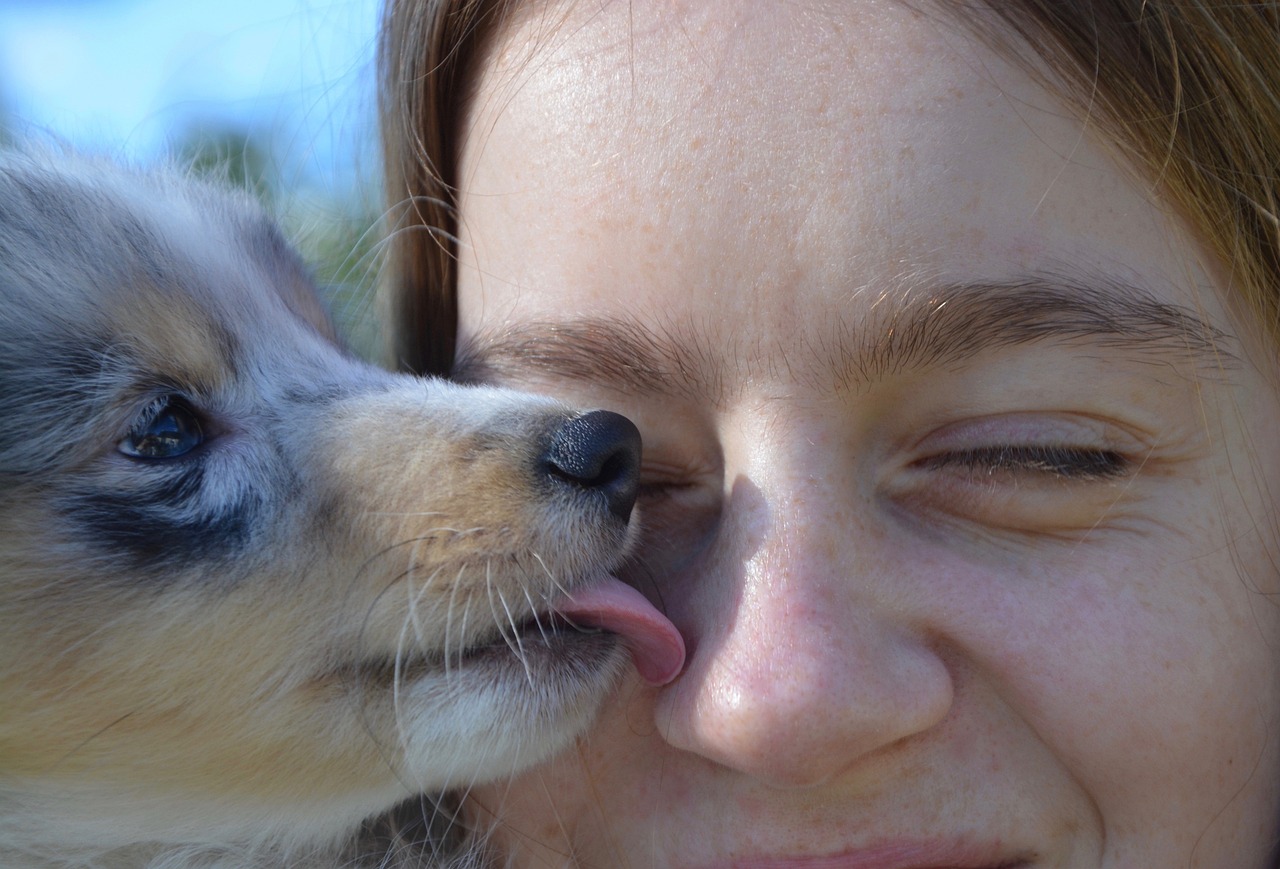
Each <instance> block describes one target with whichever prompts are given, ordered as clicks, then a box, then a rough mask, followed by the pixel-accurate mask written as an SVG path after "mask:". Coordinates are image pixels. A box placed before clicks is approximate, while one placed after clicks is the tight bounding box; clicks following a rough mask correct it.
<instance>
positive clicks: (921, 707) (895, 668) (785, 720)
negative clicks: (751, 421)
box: [672, 432, 953, 785]
mask: <svg viewBox="0 0 1280 869" xmlns="http://www.w3.org/2000/svg"><path fill="white" fill-rule="evenodd" d="M780 434H781V433H779V432H775V435H780ZM745 456H746V459H745V461H744V462H743V463H742V464H741V465H740V467H739V468H738V471H739V473H741V474H742V475H743V476H744V477H746V478H749V479H750V480H751V481H752V484H753V489H754V490H755V491H757V492H758V493H759V496H758V497H757V498H755V499H752V500H751V501H750V502H747V503H736V502H739V501H741V500H742V499H735V498H730V500H729V506H728V510H727V513H728V515H727V516H726V517H725V522H726V524H727V525H730V526H733V527H732V528H729V529H726V535H725V539H726V541H730V542H728V543H726V546H725V547H724V548H723V549H722V551H721V552H720V554H719V557H718V558H717V559H716V563H715V564H714V565H713V566H712V567H711V568H710V569H711V570H713V571H716V572H719V573H721V576H719V577H716V578H715V582H716V584H717V585H724V586H728V587H732V592H729V593H726V595H725V596H724V597H723V598H722V599H721V603H723V602H724V601H725V600H730V599H733V600H736V602H737V603H736V607H734V608H733V612H732V613H726V612H724V611H721V612H716V609H717V607H716V606H712V607H707V608H704V611H703V612H701V613H700V615H701V617H702V619H704V621H703V623H702V625H701V626H700V627H701V629H703V630H705V631H707V635H708V636H709V637H712V638H713V639H712V641H711V642H708V643H706V644H700V645H699V648H698V651H697V652H696V653H695V657H694V660H693V661H692V663H691V666H690V670H689V677H690V678H689V679H688V681H687V683H686V685H685V686H684V688H683V690H684V692H685V693H684V695H683V696H681V697H680V699H679V700H678V701H677V707H682V708H678V709H677V714H676V715H675V716H674V720H675V721H676V722H677V726H676V727H675V728H674V729H673V731H672V732H673V734H674V737H675V740H676V741H677V742H680V741H683V745H682V747H684V748H686V749H689V750H692V751H696V752H700V753H703V754H704V755H706V756H707V757H709V758H710V759H713V760H715V761H716V762H718V763H720V764H723V765H726V766H729V767H732V768H735V769H737V770H739V771H741V772H744V773H747V774H749V775H752V776H755V777H758V778H761V779H763V780H766V781H768V782H770V783H773V784H780V785H812V784H817V783H820V782H823V781H826V780H827V779H829V778H830V777H832V776H834V775H837V774H839V773H840V772H841V771H842V770H843V769H846V768H848V767H849V766H850V765H852V764H855V763H856V762H857V760H858V759H859V758H861V757H864V756H866V755H869V754H872V753H874V752H876V751H877V750H878V749H880V748H883V747H886V746H889V745H892V744H894V743H896V742H898V741H900V740H902V739H905V738H907V737H909V736H911V735H913V734H916V733H920V732H923V731H925V730H927V729H929V728H930V727H932V726H933V725H934V724H936V723H937V722H939V721H940V720H942V718H944V717H945V716H946V714H947V711H948V710H949V708H950V705H951V700H952V690H953V686H952V684H951V677H950V674H949V672H948V669H947V667H946V665H945V663H944V662H943V660H942V659H941V658H940V657H939V656H938V654H937V653H936V650H935V649H934V648H933V647H932V646H931V644H930V639H929V637H928V636H927V634H926V633H925V632H924V630H923V628H922V626H921V625H918V624H914V623H913V621H912V617H911V614H910V608H909V607H908V606H904V605H903V604H902V599H901V598H900V597H899V596H898V594H897V590H896V588H895V580H897V579H900V577H895V576H893V575H892V574H893V571H894V564H895V559H894V558H893V557H892V554H891V548H890V547H889V546H888V545H887V543H886V539H885V537H884V535H883V534H882V533H881V532H880V531H879V529H878V527H877V524H876V520H875V517H874V513H873V512H872V511H871V510H870V509H869V508H867V507H866V506H865V505H864V501H863V499H862V497H861V496H860V494H859V493H858V492H857V490H856V482H855V479H854V477H855V474H854V472H853V470H852V467H853V462H851V461H849V460H848V459H846V458H845V457H843V456H841V455H840V453H839V451H838V450H837V449H835V448H833V447H832V445H830V444H827V443H823V439H822V438H821V437H816V438H810V437H794V436H792V437H785V436H779V437H766V438H761V439H760V440H758V441H756V442H755V443H754V444H753V446H752V448H751V449H750V450H748V451H746V452H745ZM721 619H722V620H723V621H719V620H721ZM718 621H719V624H717V622H718Z"/></svg>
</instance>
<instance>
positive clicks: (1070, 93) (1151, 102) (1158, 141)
mask: <svg viewBox="0 0 1280 869" xmlns="http://www.w3.org/2000/svg"><path fill="white" fill-rule="evenodd" d="M518 2H520V0H387V8H386V11H385V15H384V26H383V30H382V44H381V46H380V55H379V73H380V78H381V90H380V101H379V109H380V113H381V119H382V120H381V123H382V137H383V147H384V155H385V160H386V162H385V172H386V191H387V196H388V202H389V206H390V208H389V212H388V213H389V215H390V220H391V225H390V229H391V231H392V233H393V235H392V238H391V240H390V242H389V244H390V248H389V251H388V259H387V281H386V283H385V284H384V287H383V293H384V295H383V303H384V304H383V312H384V314H385V315H386V316H387V317H388V329H389V342H390V353H391V354H392V357H393V359H392V361H393V362H394V364H395V365H397V366H398V367H402V368H404V369H407V370H410V371H416V372H419V373H434V374H446V373H448V371H449V368H450V366H451V364H452V360H453V354H454V345H455V333H456V330H457V304H456V299H455V294H456V272H455V268H454V256H455V246H454V238H455V236H456V219H455V205H456V182H457V179H456V166H457V160H458V150H459V147H460V146H459V143H460V142H461V140H462V132H463V131H462V129H461V124H462V122H463V115H464V112H465V111H466V108H467V101H468V97H469V95H470V91H471V88H472V86H473V85H474V81H473V79H474V78H475V74H474V73H475V70H474V69H473V66H474V64H475V63H476V58H477V56H480V55H483V51H484V45H485V43H486V41H487V40H489V39H492V38H493V36H494V34H496V33H498V32H500V31H501V29H502V28H503V27H504V26H505V23H504V22H505V21H506V18H507V16H508V14H509V13H510V11H511V8H512V7H513V6H514V5H515V4H516V3H518ZM526 2H527V0H526ZM975 7H977V8H975ZM930 8H931V9H933V10H937V9H942V10H944V11H945V12H946V13H947V14H948V15H949V16H950V17H951V18H952V19H953V20H954V21H955V22H957V23H959V24H961V25H962V26H965V27H968V28H970V29H971V30H972V31H974V32H976V33H977V34H978V36H979V37H980V38H983V39H985V40H987V41H988V42H989V43H991V44H994V45H996V46H997V47H999V48H1000V49H1001V51H1002V53H1004V54H1006V56H1011V57H1020V58H1021V59H1022V60H1025V61H1026V62H1027V66H1028V68H1029V69H1031V70H1032V71H1033V72H1034V73H1036V74H1039V75H1042V76H1044V77H1045V79H1046V81H1047V83H1048V84H1049V85H1050V86H1051V87H1053V88H1054V89H1055V90H1056V91H1057V92H1058V93H1060V94H1061V95H1062V96H1064V97H1065V98H1066V99H1067V100H1068V101H1069V102H1070V103H1071V104H1072V105H1073V106H1074V107H1075V108H1076V110H1077V111H1078V112H1079V113H1080V115H1081V116H1082V117H1088V118H1089V119H1090V122H1091V123H1095V124H1097V125H1099V126H1100V127H1101V128H1102V129H1103V130H1104V131H1105V132H1107V133H1108V134H1109V135H1110V136H1111V138H1112V139H1113V140H1114V142H1115V143H1116V144H1117V145H1118V147H1119V148H1120V149H1121V151H1122V153H1123V156H1124V157H1125V158H1127V159H1128V160H1129V161H1130V162H1131V163H1132V164H1133V165H1134V166H1135V167H1136V168H1138V169H1139V170H1142V171H1143V172H1144V173H1145V174H1146V177H1148V178H1150V179H1152V180H1153V181H1154V182H1155V184H1156V186H1157V187H1158V189H1159V190H1160V191H1161V193H1162V194H1163V195H1164V196H1165V197H1166V199H1167V201H1169V202H1170V203H1172V204H1173V205H1174V206H1175V207H1176V208H1178V209H1179V210H1180V211H1181V213H1182V216H1183V217H1184V218H1185V219H1186V220H1188V221H1189V222H1190V224H1191V225H1192V227H1193V228H1194V229H1196V230H1198V231H1199V234H1200V236H1201V238H1202V239H1203V240H1204V241H1205V242H1206V243H1207V244H1208V246H1209V248H1210V250H1211V251H1212V252H1213V253H1214V254H1216V255H1217V256H1218V257H1220V258H1221V260H1222V262H1223V263H1224V264H1225V265H1226V267H1227V269H1228V273H1227V279H1228V281H1229V284H1230V288H1231V291H1232V292H1233V293H1236V294H1237V298H1238V299H1240V300H1241V301H1242V302H1243V303H1244V304H1245V305H1246V306H1247V307H1246V308H1245V309H1244V310H1245V311H1246V312H1248V315H1249V316H1251V317H1253V318H1254V320H1255V322H1256V323H1257V324H1258V325H1259V326H1260V327H1261V328H1262V329H1263V330H1265V332H1266V333H1267V334H1268V335H1270V336H1271V337H1273V338H1280V2H1277V0H1262V2H1240V3H1220V2H1208V0H1072V2H1064V0H985V2H980V3H974V2H969V3H959V2H955V0H942V2H940V3H937V4H932V3H931V4H930ZM979 9H981V10H983V11H985V12H986V13H988V14H977V13H978V11H979ZM993 16H994V18H993Z"/></svg>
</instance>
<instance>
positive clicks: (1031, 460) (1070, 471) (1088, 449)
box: [916, 444, 1133, 482]
mask: <svg viewBox="0 0 1280 869" xmlns="http://www.w3.org/2000/svg"><path fill="white" fill-rule="evenodd" d="M916 465H917V466H918V467H921V468H928V469H932V470H939V471H957V472H961V473H965V474H968V475H970V476H971V477H973V478H974V479H975V480H976V481H979V482H981V481H982V480H984V479H985V480H987V481H991V480H993V479H994V478H996V477H998V476H1007V475H1021V476H1033V477H1046V478H1057V479H1060V480H1063V481H1071V482H1095V481H1104V480H1114V479H1117V478H1121V477H1124V476H1126V475H1128V474H1129V473H1130V472H1131V470H1132V465H1133V462H1132V461H1131V460H1130V458H1129V457H1128V456H1126V455H1124V454H1123V453H1121V452H1119V451H1118V450H1114V449H1107V448H1105V447H1097V446H1078V445H1073V444H993V445H988V446H977V447H970V448H967V449H963V450H958V451H954V452H947V453H941V454H938V455H933V456H928V457H927V458H924V459H920V460H919V461H917V462H916Z"/></svg>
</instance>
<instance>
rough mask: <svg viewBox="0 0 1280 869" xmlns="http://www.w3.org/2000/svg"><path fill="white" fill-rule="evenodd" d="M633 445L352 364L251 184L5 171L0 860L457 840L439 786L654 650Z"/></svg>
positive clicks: (371, 854) (339, 862) (612, 423)
mask: <svg viewBox="0 0 1280 869" xmlns="http://www.w3.org/2000/svg"><path fill="white" fill-rule="evenodd" d="M639 451H640V443H639V437H638V433H637V432H636V430H635V427H634V426H633V425H632V424H631V423H630V422H629V421H628V420H627V419H626V418H624V417H622V416H619V415H617V414H612V413H609V412H607V411H592V412H581V411H578V410H575V409H572V408H569V407H566V406H564V405H562V404H560V403H558V402H556V401H554V400H552V399H550V398H545V397H537V396H533V395H527V394H522V393H517V392H514V391H508V390H504V389H500V388H496V387H485V386H464V385H459V384H454V383H449V382H445V381H443V380H437V379H422V378H416V377H411V376H408V375H404V374H396V373H391V372H388V371H384V370H382V369H379V368H376V367H374V366H372V365H370V364H367V363H365V362H362V361H360V360H359V359H357V358H355V357H354V356H353V355H352V354H351V353H350V352H348V351H347V350H345V349H344V348H343V347H342V346H341V344H340V343H339V342H338V340H337V338H336V337H335V334H334V330H333V328H332V326H331V325H330V321H329V319H328V317H327V315H326V313H325V311H324V309H323V307H322V305H321V303H320V302H319V301H318V297H317V293H316V290H315V287H314V286H313V283H312V281H311V279H310V278H309V276H308V273H307V270H306V268H305V267H304V265H303V264H302V262H301V261H300V259H299V257H298V256H297V255H296V254H295V253H294V252H293V251H292V250H291V248H290V247H289V245H288V244H287V243H286V242H285V240H284V238H283V236H282V234H281V232H280V231H279V230H278V229H277V228H276V226H275V224H273V223H272V221H271V220H270V219H269V218H268V217H267V216H266V215H265V214H264V213H263V211H261V210H260V209H259V208H258V207H257V206H256V205H255V204H254V203H252V202H251V201H250V200H249V197H247V196H244V195H237V194H234V193H229V192H227V191H224V190H220V189H216V188H215V187H213V186H210V185H208V184H206V183H202V182H196V181H193V180H191V179H189V178H184V177H182V175H181V173H180V172H151V171H148V172H140V171H137V170H133V169H129V168H122V167H120V166H118V165H113V164H111V163H109V162H106V161H100V160H96V159H91V158H86V157H74V156H69V155H67V154H64V153H60V152H56V153H55V152H53V151H47V152H38V151H34V150H33V151H28V152H25V153H11V154H6V155H4V156H0V493H2V494H0V866H4V867H6V869H52V867H64V866H66V867H69V866H76V867H94V869H98V867H101V869H139V867H149V869H161V867H164V869H187V867H200V869H213V867H218V869H246V867H254V869H265V867H272V869H279V867H286V866H287V867H317V869H320V867H332V869H336V867H339V866H341V867H354V866H379V867H393V866H437V865H441V866H442V865H446V864H448V865H455V864H456V865H462V864H463V863H465V862H466V860H467V859H479V858H478V857H476V855H475V853H472V856H471V858H467V857H465V856H457V857H451V856H449V855H450V853H452V852H451V851H450V849H451V848H453V847H454V846H455V845H457V843H456V842H454V841H453V840H454V839H458V838H460V837H462V836H463V834H462V833H459V832H457V831H456V830H455V831H453V832H450V831H449V830H448V820H449V819H448V818H447V817H443V816H441V814H440V807H441V806H446V805H447V803H446V802H442V801H441V799H440V795H443V794H446V793H448V792H456V791H458V790H459V789H465V788H466V787H467V786H468V785H470V784H472V783H475V782H479V781H482V780H486V779H489V780H492V779H497V778H500V777H502V776H506V775H509V774H512V773H514V772H516V771H518V770H520V769H522V768H524V767H527V766H528V765H530V764H534V763H536V762H538V761H540V760H543V759H545V758H546V757H548V756H549V755H551V754H553V753H554V752H556V751H559V750H561V749H563V748H565V747H566V746H567V745H569V744H571V742H572V741H573V740H574V739H575V737H577V736H578V735H580V734H581V733H582V731H583V730H584V729H585V728H586V727H587V726H588V725H589V723H590V722H591V720H592V717H593V715H594V714H595V712H596V710H597V709H598V707H599V706H600V704H601V703H602V701H603V700H604V698H605V697H606V696H607V695H608V693H609V691H610V690H611V688H612V687H613V686H614V685H615V683H616V680H617V679H618V677H619V675H620V674H621V673H622V672H623V670H624V669H625V668H626V667H627V666H629V664H628V661H629V660H630V661H633V662H634V663H635V665H636V666H637V667H638V668H639V669H640V670H641V672H642V673H643V674H644V675H645V676H646V678H648V679H649V680H650V681H651V682H654V683H663V682H665V681H667V680H669V679H671V678H673V677H674V675H675V673H676V672H677V671H678V670H679V669H680V666H681V662H682V660H683V654H684V652H683V647H682V646H681V641H680V638H679V634H678V633H677V632H676V630H675V628H674V627H673V626H672V625H671V623H670V622H669V621H667V620H666V619H665V617H663V616H661V615H660V614H659V613H658V612H657V610H656V609H655V608H654V607H653V606H652V605H651V604H650V603H648V601H646V600H645V599H644V598H643V596H641V595H640V594H639V593H638V592H637V591H635V590H634V589H632V588H631V587H629V586H626V585H624V584H623V583H622V582H620V581H619V580H618V579H616V578H615V577H614V576H613V575H612V573H611V572H612V571H615V570H616V569H617V568H618V566H619V564H620V563H621V561H622V560H623V559H624V558H625V557H626V556H627V554H628V548H629V546H631V544H632V538H633V537H634V535H635V533H636V532H635V530H634V529H635V522H634V521H632V511H633V505H634V503H635V500H636V486H637V484H636V478H637V474H638V462H639ZM462 850H466V849H465V848H463V849H462ZM450 860H454V861H455V862H454V863H450V862H449V861H450Z"/></svg>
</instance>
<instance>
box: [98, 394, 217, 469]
mask: <svg viewBox="0 0 1280 869" xmlns="http://www.w3.org/2000/svg"><path fill="white" fill-rule="evenodd" d="M204 439H205V436H204V431H203V429H202V428H201V426H200V420H199V419H198V418H197V417H196V414H195V412H194V411H193V410H192V409H191V408H190V407H189V406H188V405H187V404H186V402H184V401H183V400H182V399H181V398H179V397H177V396H164V397H163V398H158V399H156V400H155V401H153V402H152V403H151V404H149V405H148V406H147V408H146V409H145V410H144V411H143V412H142V413H141V414H139V416H138V420H137V422H135V423H134V426H133V428H132V430H130V432H129V434H128V435H126V436H125V437H124V438H122V439H121V440H120V442H119V443H117V444H116V449H118V450H119V451H120V452H121V453H123V454H124V455H126V456H130V457H132V458H136V459H176V458H178V457H179V456H184V455H186V454H187V453H189V452H191V451H192V450H194V449H196V448H197V447H199V446H200V445H201V444H203V443H204Z"/></svg>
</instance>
